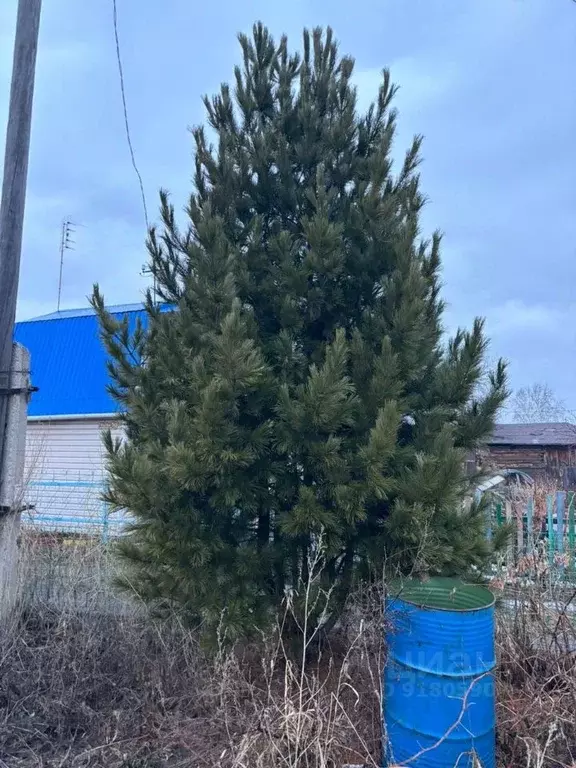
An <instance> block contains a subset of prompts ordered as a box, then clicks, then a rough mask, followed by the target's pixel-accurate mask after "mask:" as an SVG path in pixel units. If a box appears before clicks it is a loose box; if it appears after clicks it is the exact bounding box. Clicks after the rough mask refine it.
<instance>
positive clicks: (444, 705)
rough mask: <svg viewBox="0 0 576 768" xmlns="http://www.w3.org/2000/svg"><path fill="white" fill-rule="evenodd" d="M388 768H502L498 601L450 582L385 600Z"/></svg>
mask: <svg viewBox="0 0 576 768" xmlns="http://www.w3.org/2000/svg"><path fill="white" fill-rule="evenodd" d="M386 638H387V659H386V666H385V669H384V700H383V708H384V734H383V738H384V755H385V758H384V760H385V762H384V765H386V766H393V765H397V764H402V765H408V766H410V768H453V767H454V766H457V767H458V768H476V766H478V765H481V766H482V768H496V756H495V741H496V738H495V727H496V722H495V720H496V718H495V698H494V678H493V669H494V666H495V654H494V596H493V595H492V593H491V592H490V591H489V590H488V589H486V588H485V587H482V586H477V585H468V584H464V583H462V582H461V581H458V580H455V579H448V578H434V579H429V580H428V581H425V582H420V581H416V580H407V581H404V582H402V583H401V584H400V583H398V584H394V585H393V587H392V589H391V590H390V593H389V596H388V597H387V599H386Z"/></svg>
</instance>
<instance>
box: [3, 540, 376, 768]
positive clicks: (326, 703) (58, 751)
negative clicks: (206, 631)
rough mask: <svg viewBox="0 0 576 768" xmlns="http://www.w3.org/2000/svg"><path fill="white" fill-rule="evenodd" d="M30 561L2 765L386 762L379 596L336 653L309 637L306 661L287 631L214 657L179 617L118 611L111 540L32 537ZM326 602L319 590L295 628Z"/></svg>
mask: <svg viewBox="0 0 576 768" xmlns="http://www.w3.org/2000/svg"><path fill="white" fill-rule="evenodd" d="M22 555H23V557H22V562H23V564H24V566H25V567H24V571H23V574H24V577H25V578H24V583H23V585H22V591H21V601H20V607H19V610H18V611H17V612H16V614H15V615H14V617H13V620H12V622H11V624H10V625H9V626H4V627H2V628H1V629H0V767H1V768H5V766H6V765H8V766H10V768H33V767H34V768H104V766H106V768H168V767H171V768H172V767H175V766H180V767H181V768H184V767H187V768H195V767H196V766H198V768H200V767H205V766H206V767H207V766H210V767H211V768H213V767H214V766H217V767H218V768H242V767H243V766H257V767H258V768H276V766H286V768H327V767H328V766H334V765H342V764H344V763H365V764H368V765H372V766H376V765H377V764H379V751H380V669H381V658H380V654H381V646H382V631H381V627H380V629H379V630H377V629H376V626H378V622H379V621H381V619H380V618H379V614H380V608H379V599H380V596H379V595H378V596H375V597H373V596H372V595H370V594H368V593H365V594H363V595H362V597H361V598H360V597H359V598H358V599H357V600H356V601H354V610H351V611H349V612H348V613H347V615H346V617H345V618H344V620H343V621H342V622H340V624H339V627H338V629H337V630H336V631H335V632H334V633H332V634H331V639H330V643H329V644H328V643H327V642H326V641H325V640H322V639H321V637H320V635H321V632H320V630H318V629H316V628H314V629H312V630H311V631H306V630H305V631H304V632H303V637H304V642H303V645H301V646H300V651H299V653H300V655H298V654H296V655H295V654H294V652H293V649H291V648H286V647H285V645H284V642H283V639H282V632H281V626H279V627H278V630H277V632H275V633H272V634H271V635H270V636H268V637H263V638H262V639H261V641H260V642H258V643H253V644H251V645H249V646H244V647H235V648H230V647H228V646H227V644H226V642H225V638H221V643H220V645H219V647H218V649H217V652H216V654H214V653H210V654H208V653H206V652H204V651H203V650H202V649H201V648H200V646H199V643H198V639H197V638H198V635H197V632H196V631H194V630H193V629H190V628H187V627H185V626H184V625H183V624H182V623H181V622H179V621H177V620H176V619H175V618H174V620H172V621H164V622H162V623H157V622H155V621H154V620H153V618H152V617H151V616H150V615H148V614H147V612H146V611H145V610H144V608H143V607H141V606H136V607H134V608H130V607H129V606H127V605H126V604H125V603H121V604H118V603H117V602H116V601H117V600H119V598H118V597H117V596H116V595H115V594H114V592H113V591H112V589H111V587H110V576H111V575H112V572H113V568H114V564H113V562H112V563H111V562H109V561H108V560H107V557H108V555H107V553H106V551H103V550H102V546H101V544H100V543H99V542H97V541H94V540H84V541H82V540H78V539H66V538H64V539H63V538H61V537H48V538H46V537H35V536H31V537H28V538H27V537H24V540H23V542H22ZM33 559H35V562H33ZM90 574H92V577H90ZM44 582H46V583H44ZM55 585H56V586H55ZM326 597H327V596H326V595H324V594H323V593H322V592H321V591H319V590H315V589H312V586H311V585H309V587H308V592H307V593H306V592H305V593H304V594H303V595H293V596H292V598H291V599H289V600H288V601H287V604H286V608H285V615H284V617H283V620H287V618H288V617H289V616H291V617H292V619H294V620H297V621H301V620H302V618H303V617H305V616H306V615H307V611H308V610H311V609H312V608H313V606H312V604H311V601H314V602H315V605H314V610H316V609H317V607H318V601H320V600H323V599H326ZM302 600H303V603H304V606H305V607H306V605H307V608H306V610H305V611H304V613H302V612H301V611H300V609H298V611H295V603H296V602H298V604H299V606H300V604H301V601H302ZM360 604H363V607H362V610H361V611H358V607H359V605H360ZM370 611H372V613H370ZM314 626H316V625H314Z"/></svg>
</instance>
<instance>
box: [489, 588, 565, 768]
mask: <svg viewBox="0 0 576 768" xmlns="http://www.w3.org/2000/svg"><path fill="white" fill-rule="evenodd" d="M575 610H576V589H575V588H574V587H566V586H564V585H562V584H561V583H555V584H554V583H552V584H550V583H548V584H547V585H545V586H542V585H536V584H531V585H526V584H525V585H523V587H522V588H521V589H520V590H518V591H517V592H516V595H515V596H513V597H511V598H510V599H507V600H506V601H505V602H504V603H503V604H502V605H501V606H500V610H499V622H498V637H497V648H498V655H499V666H498V687H497V706H498V741H499V752H500V755H501V765H502V766H510V767H512V766H525V768H574V767H575V766H576V612H575Z"/></svg>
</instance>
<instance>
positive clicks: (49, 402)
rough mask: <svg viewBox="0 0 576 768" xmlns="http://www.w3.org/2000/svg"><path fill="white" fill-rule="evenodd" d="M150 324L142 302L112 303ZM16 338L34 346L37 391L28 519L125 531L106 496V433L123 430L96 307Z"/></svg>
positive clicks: (32, 323) (114, 310) (41, 322)
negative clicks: (109, 389)
mask: <svg viewBox="0 0 576 768" xmlns="http://www.w3.org/2000/svg"><path fill="white" fill-rule="evenodd" d="M108 311H109V312H111V314H113V315H114V316H116V317H118V318H122V317H124V316H127V317H128V321H129V324H130V325H131V326H132V327H134V326H135V324H136V322H137V319H138V318H139V319H140V320H141V321H142V323H143V324H144V325H145V324H146V321H147V314H146V312H145V310H144V307H143V305H142V304H125V305H117V306H111V307H109V308H108ZM14 337H15V340H16V341H17V342H19V343H20V344H23V345H24V346H25V347H26V348H27V349H28V350H29V352H30V358H31V380H32V385H33V386H34V387H37V388H38V389H37V391H36V392H34V393H33V394H32V397H31V399H30V402H29V405H28V428H27V435H26V473H25V481H26V501H27V503H28V504H29V505H32V506H33V507H34V509H33V511H32V512H31V513H30V515H29V516H28V518H27V519H26V520H25V521H24V522H25V523H28V524H30V525H34V526H38V527H40V528H42V529H50V530H55V531H81V532H87V531H92V532H97V533H99V534H100V535H104V536H105V535H108V534H109V533H113V532H114V531H117V530H119V528H120V527H121V525H122V522H123V517H122V515H120V516H117V515H108V510H107V509H106V506H105V505H104V503H103V501H102V499H101V495H102V490H103V487H104V478H105V454H104V449H103V445H102V431H103V430H104V429H108V428H110V429H112V431H113V433H114V434H115V435H116V436H121V435H122V427H121V424H120V422H119V420H118V406H117V404H116V402H115V401H114V400H113V399H112V398H111V397H110V395H109V394H108V392H107V385H108V383H109V377H108V372H107V369H106V361H107V352H106V350H105V348H104V345H103V343H102V341H101V339H100V333H99V325H98V318H97V317H96V315H95V312H94V310H93V309H91V308H84V309H76V310H63V311H60V312H53V313H52V314H49V315H44V316H43V317H36V318H33V319H31V320H25V321H23V322H19V323H17V324H16V328H15V333H14Z"/></svg>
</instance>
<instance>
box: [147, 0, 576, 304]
mask: <svg viewBox="0 0 576 768" xmlns="http://www.w3.org/2000/svg"><path fill="white" fill-rule="evenodd" d="M574 2H576V0H574ZM140 274H141V275H142V277H146V276H147V275H152V277H153V281H152V301H153V302H154V304H156V303H157V298H156V275H155V274H154V272H153V271H152V269H151V268H150V265H149V264H144V265H143V267H142V269H141V271H140Z"/></svg>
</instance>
